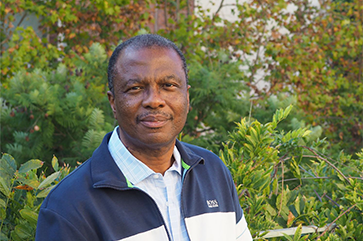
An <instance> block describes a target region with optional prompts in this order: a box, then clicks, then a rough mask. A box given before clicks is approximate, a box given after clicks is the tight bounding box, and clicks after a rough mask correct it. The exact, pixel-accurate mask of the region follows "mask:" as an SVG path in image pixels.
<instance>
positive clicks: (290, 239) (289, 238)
mask: <svg viewBox="0 0 363 241" xmlns="http://www.w3.org/2000/svg"><path fill="white" fill-rule="evenodd" d="M283 235H284V237H285V238H286V239H287V240H289V241H294V240H293V239H292V238H291V237H290V236H289V235H287V234H286V233H283Z"/></svg>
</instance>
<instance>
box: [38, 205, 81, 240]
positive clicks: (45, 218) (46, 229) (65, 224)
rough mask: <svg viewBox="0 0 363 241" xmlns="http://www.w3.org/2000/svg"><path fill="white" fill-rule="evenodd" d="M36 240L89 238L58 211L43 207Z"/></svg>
mask: <svg viewBox="0 0 363 241" xmlns="http://www.w3.org/2000/svg"><path fill="white" fill-rule="evenodd" d="M35 240H36V241H43V240H44V241H48V240H52V241H58V240H59V241H60V240H77V241H78V240H80V241H82V240H87V239H86V238H85V237H84V236H83V235H82V234H81V233H80V232H79V230H78V229H77V228H76V227H74V226H73V225H72V223H70V222H69V221H68V220H66V219H64V218H63V217H62V216H60V215H59V214H58V213H56V212H54V211H52V210H49V209H46V208H41V209H40V212H39V216H38V223H37V230H36V235H35Z"/></svg>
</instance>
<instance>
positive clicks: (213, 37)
mask: <svg viewBox="0 0 363 241" xmlns="http://www.w3.org/2000/svg"><path fill="white" fill-rule="evenodd" d="M218 4H219V5H218V8H217V10H216V11H215V12H212V11H211V10H209V9H204V8H202V7H200V6H197V5H196V6H195V8H193V4H192V3H191V1H186V0H177V1H169V0H166V1H156V0H145V1H138V2H134V1H128V0H108V1H99V0H89V1H81V2H79V1H74V0H64V1H29V0H5V1H3V2H1V3H0V12H1V39H0V41H1V67H0V68H1V73H0V75H1V109H0V111H1V151H2V152H7V153H9V154H11V156H13V157H14V158H15V159H13V158H12V157H10V156H8V155H7V154H6V155H5V156H3V158H2V159H1V161H2V164H1V165H4V166H3V169H1V170H0V171H4V172H6V170H7V169H9V165H10V166H11V168H10V169H9V170H11V171H9V173H8V174H6V175H5V174H4V176H3V175H2V176H1V177H4V180H3V181H2V182H1V185H2V189H0V191H1V195H2V196H1V200H4V203H3V202H0V204H1V205H0V206H1V207H3V209H1V210H2V212H1V220H2V221H1V233H2V235H4V236H2V238H3V237H5V236H6V237H11V238H12V239H26V238H25V237H28V238H29V237H31V236H32V234H33V232H34V230H35V229H34V228H35V226H34V220H33V223H32V225H33V226H31V225H30V226H29V225H28V226H29V227H33V228H32V229H27V230H25V229H24V227H26V226H27V225H26V224H27V223H28V222H32V221H31V219H29V217H28V216H29V215H30V214H29V212H28V211H22V212H19V210H31V211H32V212H34V213H32V214H31V215H30V216H32V217H33V219H34V218H35V217H36V212H37V210H38V209H39V205H40V203H41V200H42V197H37V195H38V194H39V192H41V191H43V190H44V188H45V187H44V186H40V188H39V185H40V183H42V181H44V180H45V179H46V177H47V176H52V175H53V174H52V173H57V172H58V174H59V169H58V168H59V166H64V165H65V166H64V168H65V169H66V170H67V172H69V169H67V168H68V167H67V164H69V165H70V166H72V167H74V166H76V165H77V162H83V161H85V160H86V159H87V158H88V157H89V156H90V155H91V154H92V152H93V150H94V149H95V148H96V147H97V146H98V145H99V143H100V142H101V140H102V137H103V136H104V134H105V133H106V132H108V131H111V130H112V129H113V127H114V126H115V124H116V123H115V121H114V120H113V118H112V114H111V111H110V108H109V105H108V101H107V97H106V91H107V76H106V68H107V61H108V57H109V56H110V55H111V53H112V50H113V49H114V48H115V46H116V45H117V44H118V43H119V42H120V41H122V40H125V39H127V38H129V37H131V36H134V35H136V34H142V33H147V32H153V33H158V34H160V35H162V36H164V37H167V38H169V39H171V40H172V41H174V42H175V43H177V44H178V46H179V47H180V48H181V49H182V51H183V52H184V53H185V55H186V59H187V61H188V67H189V81H190V85H191V86H192V88H191V89H190V96H191V110H190V113H189V116H188V120H187V123H186V126H185V128H184V130H183V132H182V133H181V135H180V139H182V140H184V141H187V142H190V143H193V144H197V145H201V146H204V147H206V148H208V149H210V150H212V151H214V152H215V153H220V156H221V157H222V159H223V160H224V161H225V162H226V164H227V165H228V166H229V168H230V170H231V172H232V174H233V176H234V179H235V181H236V185H237V187H238V188H239V189H238V190H239V193H240V200H241V205H242V206H243V207H244V210H245V212H246V217H247V218H248V221H249V224H250V228H251V230H252V232H253V234H254V235H255V237H257V236H258V235H259V231H262V230H267V229H276V228H282V227H292V226H296V227H297V226H298V225H300V224H302V225H304V226H305V225H316V226H324V225H326V224H327V223H331V222H333V221H334V222H335V223H336V224H337V225H338V227H339V228H338V229H335V231H333V232H331V233H326V234H324V235H323V236H322V237H321V239H322V240H348V239H354V240H360V238H359V237H360V236H359V235H361V233H363V232H362V227H361V226H360V225H359V224H361V223H362V220H361V217H362V206H361V200H362V198H363V197H362V178H363V173H362V169H363V168H362V164H361V161H362V153H361V148H362V146H363V141H362V140H363V131H362V129H363V126H362V125H363V124H362V123H363V120H362V118H363V103H362V101H363V100H362V96H363V29H362V26H363V6H362V5H363V4H362V2H361V1H359V0H351V1H338V0H336V1H332V0H321V1H319V5H318V7H317V6H313V5H311V4H310V3H309V1H305V0H286V1H284V0H278V1H269V0H262V1H254V0H251V1H249V2H235V3H233V8H232V13H231V14H233V15H234V16H235V19H236V21H229V20H226V19H223V18H221V17H220V15H219V13H220V10H221V9H223V8H225V7H227V6H226V4H225V3H224V1H221V2H220V3H218ZM193 9H194V11H193ZM289 9H293V11H291V10H289ZM156 12H158V13H160V14H159V15H157V14H155V13H156ZM29 15H32V16H33V15H35V16H37V17H38V19H39V21H40V32H41V35H42V36H39V34H38V35H37V34H36V32H35V31H34V29H33V28H32V27H22V26H23V25H22V24H21V23H22V21H24V19H26V17H27V16H29ZM261 86H262V87H261ZM290 104H293V105H294V106H295V107H294V108H293V109H290V108H288V109H287V111H286V112H283V111H282V112H281V110H280V111H278V112H276V111H277V110H279V109H280V108H283V109H285V108H287V107H288V106H289V105H290ZM275 112H276V115H275V116H276V117H275V119H272V116H273V115H274V113H275ZM287 113H289V115H287ZM244 118H245V119H244ZM271 119H272V121H271ZM282 119H284V121H282ZM280 121H282V122H281V123H280ZM278 122H279V124H278V125H277V123H278ZM236 123H239V124H236ZM268 123H270V124H268ZM289 131H290V132H289ZM229 133H232V134H229ZM289 133H290V134H289ZM53 155H55V156H56V157H58V161H59V165H58V164H57V165H56V164H55V163H58V161H57V162H55V161H52V160H54V159H52V158H53ZM35 159H36V160H38V159H40V160H43V161H44V163H43V164H42V165H40V164H39V165H38V164H37V165H36V164H34V163H38V162H37V161H36V162H34V161H32V162H30V163H33V164H34V166H32V165H33V164H32V165H30V163H29V162H28V160H35ZM15 160H16V161H15ZM4 163H8V164H9V163H10V164H9V165H8V164H6V165H5V164H4ZM14 163H15V164H14ZM24 163H28V164H24ZM329 163H330V164H331V165H330V164H329ZM21 164H23V166H24V165H28V166H29V165H30V166H31V167H32V168H30V169H29V170H27V171H25V170H26V169H24V167H23V169H22V170H21V171H20V169H19V168H21V167H22V166H21ZM66 167H67V168H66ZM21 173H23V174H24V173H27V178H29V179H31V180H36V181H34V182H29V181H24V180H25V179H27V178H25V179H24V178H23V179H21V177H22V175H20V174H21ZM58 174H57V175H58ZM57 175H53V176H52V178H51V179H48V180H51V181H50V182H49V183H48V184H49V185H51V184H56V183H57V182H58V181H59V180H60V179H61V176H57ZM64 175H65V174H64ZM5 177H6V178H5ZM53 178H54V179H53ZM349 178H351V179H349ZM287 180H289V181H287ZM328 180H329V181H328ZM19 185H20V187H24V188H25V187H30V188H25V189H24V188H23V189H21V188H20V189H16V188H15V187H17V186H19ZM24 185H26V186H24ZM27 189H29V190H27ZM6 190H9V191H6ZM347 210H349V212H348V211H347ZM21 213H26V214H29V215H28V216H26V214H25V216H23V215H22V214H21ZM343 213H344V215H343ZM26 217H27V218H26ZM337 218H338V219H337ZM335 219H337V220H335ZM18 225H21V226H18ZM339 225H341V227H340V226H339ZM16 227H18V228H16ZM14 230H17V231H14ZM19 230H22V231H24V230H25V231H24V232H25V233H21V234H19ZM344 232H345V233H344ZM19 235H20V236H19ZM21 235H23V236H21ZM298 236H299V235H297V237H296V239H294V240H298V239H299V238H300V237H298ZM302 238H309V239H313V238H314V239H315V238H317V237H316V236H309V237H308V236H303V237H302ZM4 239H6V238H4ZM286 239H288V238H287V237H286Z"/></svg>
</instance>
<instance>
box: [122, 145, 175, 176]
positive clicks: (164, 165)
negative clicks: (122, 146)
mask: <svg viewBox="0 0 363 241" xmlns="http://www.w3.org/2000/svg"><path fill="white" fill-rule="evenodd" d="M126 148H127V149H128V150H129V152H130V153H131V154H132V155H133V156H134V157H136V158H137V159H138V160H140V161H141V162H142V163H144V164H145V165H146V166H148V167H149V168H150V169H151V170H153V171H154V172H156V173H161V174H162V175H164V173H165V172H166V170H168V169H169V168H170V167H171V166H172V165H173V162H174V156H173V151H174V146H173V147H172V148H169V149H167V150H160V149H157V150H155V149H152V150H147V151H146V150H145V149H143V150H142V151H140V150H137V149H133V148H132V147H127V146H126Z"/></svg>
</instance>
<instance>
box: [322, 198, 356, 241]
mask: <svg viewBox="0 0 363 241" xmlns="http://www.w3.org/2000/svg"><path fill="white" fill-rule="evenodd" d="M356 205H357V204H354V205H353V206H351V207H350V208H348V209H347V210H346V211H345V212H344V213H342V214H340V215H339V216H338V217H337V218H336V219H334V221H333V222H331V223H330V224H329V226H328V227H327V229H325V231H324V232H323V233H322V234H320V235H319V236H318V237H317V238H316V240H319V239H320V238H321V237H322V236H323V235H324V234H325V233H326V232H327V231H328V230H329V229H330V226H332V225H333V224H334V223H335V222H336V221H337V220H338V219H339V218H340V217H341V216H343V215H344V214H346V213H347V212H349V211H350V210H351V209H352V208H354V207H355V206H356Z"/></svg>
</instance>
